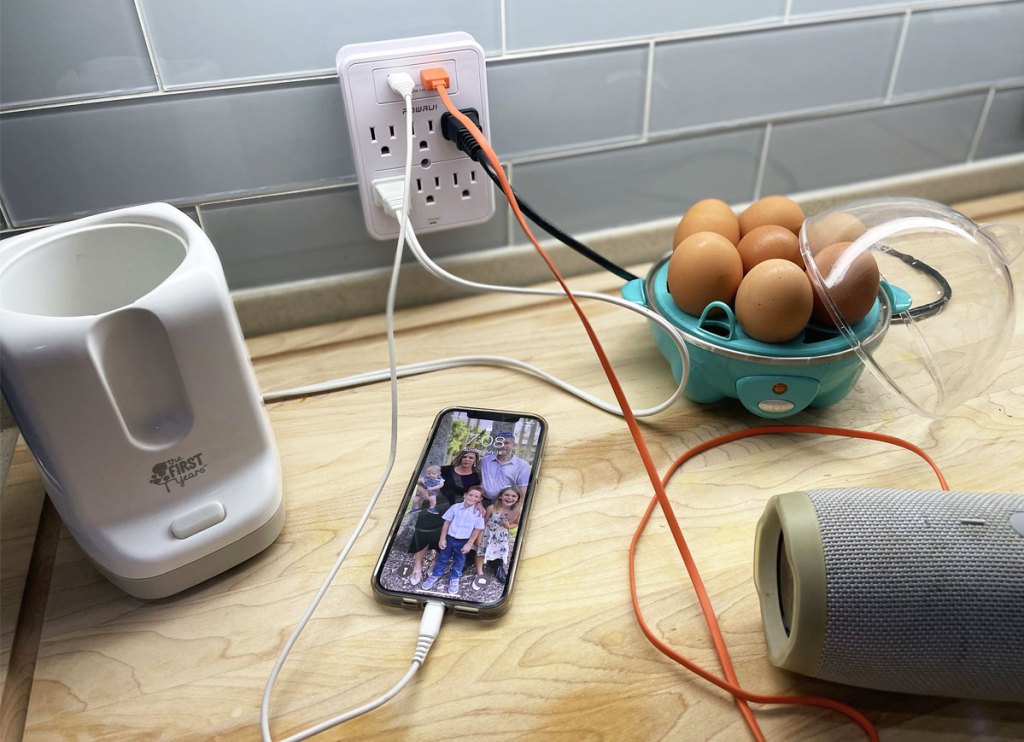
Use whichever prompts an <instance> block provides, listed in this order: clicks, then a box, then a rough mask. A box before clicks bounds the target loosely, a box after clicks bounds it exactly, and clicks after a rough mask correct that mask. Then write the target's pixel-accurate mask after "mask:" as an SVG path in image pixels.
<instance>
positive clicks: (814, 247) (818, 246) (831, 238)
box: [807, 211, 867, 255]
mask: <svg viewBox="0 0 1024 742" xmlns="http://www.w3.org/2000/svg"><path fill="white" fill-rule="evenodd" d="M866 231H867V227H865V226H864V224H863V223H862V222H861V220H860V219H858V218H857V217H855V216H854V215H853V214H848V213H846V212H845V211H836V212H834V213H832V214H829V215H828V216H826V217H825V218H824V219H820V220H814V221H808V222H807V246H808V247H809V248H810V250H811V254H812V255H817V254H818V253H819V252H821V251H822V250H824V249H825V248H826V247H828V246H829V245H834V244H835V243H837V242H853V241H854V240H855V239H857V238H858V237H860V236H861V235H862V234H864V232H866Z"/></svg>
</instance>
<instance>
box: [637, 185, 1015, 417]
mask: <svg viewBox="0 0 1024 742" xmlns="http://www.w3.org/2000/svg"><path fill="white" fill-rule="evenodd" d="M836 242H848V243H849V247H848V248H847V249H846V250H844V251H843V253H842V255H843V257H842V258H840V259H839V260H837V261H836V263H835V265H833V266H832V267H830V269H829V272H828V273H827V275H822V273H821V272H820V271H819V269H818V266H817V264H816V262H815V258H814V256H815V255H817V254H818V253H819V252H820V251H821V250H822V249H824V248H825V247H827V246H829V245H832V244H834V243H836ZM800 252H801V255H802V257H803V262H804V264H805V265H806V266H807V273H808V277H809V278H810V281H811V284H812V285H813V286H814V288H815V291H816V292H817V293H818V295H819V296H820V297H821V299H822V302H823V304H824V306H825V308H826V309H827V310H828V313H829V316H830V317H831V319H832V321H833V324H834V326H831V327H821V326H816V325H813V324H811V325H808V326H807V327H806V328H804V330H803V331H802V332H801V333H800V335H798V336H797V337H796V338H794V339H793V340H790V341H789V342H785V343H765V342H761V341H758V340H754V339H753V338H751V337H749V336H748V335H747V334H746V333H745V332H744V331H743V328H742V327H741V326H740V325H739V323H738V322H737V321H736V317H735V315H734V313H733V311H732V309H731V308H730V307H729V306H728V305H727V304H724V303H722V302H712V303H711V304H709V305H708V306H707V307H706V308H705V309H704V311H703V313H702V314H701V316H700V317H695V316H693V315H690V314H687V313H686V312H683V311H682V310H681V309H679V307H678V306H676V303H675V302H674V301H673V300H672V297H671V295H670V294H669V290H668V281H667V273H668V263H669V256H666V257H665V258H663V259H662V260H661V261H659V262H658V263H656V264H655V265H654V267H653V268H651V270H650V272H649V273H648V274H647V277H646V278H642V279H640V278H638V279H634V280H632V281H630V282H629V283H628V284H626V286H624V287H623V289H622V295H623V297H624V298H625V299H626V300H628V301H631V302H633V303H635V304H639V305H642V306H644V307H647V308H648V309H650V310H651V311H653V312H655V313H657V314H658V315H660V316H661V317H662V318H664V319H666V320H667V321H668V324H670V325H671V326H672V328H673V329H674V330H675V331H676V332H678V334H679V335H680V337H681V338H682V339H683V341H684V342H685V345H686V349H687V352H688V354H689V367H688V368H687V367H686V366H685V364H686V360H685V359H684V358H682V357H681V355H680V352H679V349H678V347H677V346H676V345H675V344H674V343H673V342H672V340H671V338H670V335H669V331H668V330H666V329H665V328H664V327H662V326H660V325H657V324H655V323H653V322H650V323H649V324H650V326H651V329H652V332H653V333H654V339H655V342H656V343H657V346H658V348H659V350H660V351H661V353H662V355H664V356H665V358H666V359H667V361H668V363H669V366H670V368H671V372H672V375H673V377H674V378H675V381H676V383H677V384H678V383H680V380H681V379H683V378H684V377H685V378H686V386H685V387H684V390H683V391H684V394H685V396H686V397H688V398H689V399H691V400H693V401H695V402H701V403H711V402H717V401H719V400H721V399H723V398H731V399H737V400H739V401H740V402H741V403H742V404H743V406H744V407H746V409H747V410H749V411H750V412H752V413H754V414H755V415H758V416H759V417H764V418H773V419H779V418H784V417H789V416H791V415H795V414H797V413H798V412H800V411H802V410H804V409H806V408H808V407H812V408H820V407H828V406H830V405H834V404H836V403H837V402H839V401H840V400H842V399H843V398H844V397H845V396H846V395H847V394H849V393H850V391H851V390H852V389H853V387H854V385H855V384H856V383H857V381H858V379H859V378H860V377H861V374H862V372H863V370H864V369H865V368H867V369H868V370H869V371H871V373H872V375H873V376H875V377H876V378H877V379H878V380H879V381H881V382H882V383H883V385H885V386H887V387H888V388H889V389H890V390H892V391H894V392H895V393H896V395H897V397H898V398H900V399H901V400H902V403H904V404H905V405H906V406H908V407H909V408H910V409H911V411H913V412H917V413H919V414H921V415H924V416H927V417H934V418H939V417H942V416H943V415H944V414H945V413H946V412H948V411H949V410H951V409H952V408H953V407H955V406H957V405H959V404H960V403H962V402H964V401H965V400H967V399H970V398H971V397H973V396H975V395H977V394H978V393H980V392H981V391H982V390H983V389H984V387H985V386H986V385H987V384H988V382H989V381H991V379H992V376H993V375H994V373H995V371H996V368H997V366H998V361H999V359H1000V358H1002V356H1003V354H1004V353H1005V351H1006V347H1007V344H1008V342H1009V338H1010V337H1011V335H1012V330H1013V319H1014V314H1015V309H1014V303H1015V301H1014V290H1013V282H1012V279H1011V277H1010V272H1009V265H1010V263H1011V262H1013V261H1014V260H1015V259H1016V258H1017V257H1019V256H1020V255H1021V254H1022V253H1024V234H1022V232H1021V230H1019V229H1017V228H1016V227H1015V226H1013V225H992V226H989V227H981V226H979V225H978V224H975V223H974V222H973V221H971V220H970V219H968V218H967V217H965V216H964V215H963V214H960V213H958V212H956V211H953V210H952V209H950V208H949V207H947V206H944V205H942V204H939V203H935V202H933V201H925V200H922V199H915V198H878V199H870V200H864V201H857V202H854V203H851V204H845V205H841V206H837V207H835V208H833V209H829V210H828V211H825V212H823V213H821V214H818V215H816V216H813V217H808V218H807V219H806V220H805V221H804V225H803V228H802V229H801V232H800ZM863 253H870V254H871V255H872V257H873V258H874V260H875V262H876V263H877V265H878V268H879V273H880V275H881V281H880V287H879V291H878V296H877V298H876V300H875V303H874V305H873V306H872V308H871V310H870V311H869V313H868V314H867V316H865V317H864V318H863V319H861V320H860V321H858V322H856V323H852V324H851V323H848V322H846V321H845V320H844V318H843V317H842V314H841V313H840V311H839V308H838V306H837V304H836V302H835V299H834V297H833V295H832V292H833V290H836V291H837V292H838V291H840V290H841V289H840V287H841V286H842V280H843V278H844V275H845V272H846V271H848V270H850V266H851V265H852V263H853V261H855V260H856V259H857V258H858V256H860V255H862V254H863Z"/></svg>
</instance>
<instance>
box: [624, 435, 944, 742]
mask: <svg viewBox="0 0 1024 742" xmlns="http://www.w3.org/2000/svg"><path fill="white" fill-rule="evenodd" d="M788 433H809V434H816V435H832V436H839V437H844V438H860V439H863V440H871V441H880V442H882V443H890V444H892V445H894V446H899V447H901V448H905V449H907V450H908V451H912V452H913V453H916V454H917V455H918V456H920V457H921V458H922V459H924V461H925V462H926V463H927V464H928V465H929V466H930V467H931V468H932V471H934V472H935V476H936V477H938V480H939V486H940V487H941V488H942V489H944V490H948V489H949V485H948V484H947V482H946V479H945V477H944V476H943V475H942V472H941V471H940V470H939V467H938V465H937V464H936V463H935V461H934V460H933V459H932V458H931V457H930V456H929V455H928V454H927V453H925V451H924V450H922V449H921V448H920V447H918V446H915V445H914V444H913V443H908V442H907V441H904V440H902V439H900V438H895V437H893V436H890V435H885V434H882V433H871V432H866V431H861V430H848V429H843V428H832V427H825V426H819V425H766V426H762V427H758V428H748V429H746V430H738V431H735V432H733V433H727V434H725V435H721V436H718V437H717V438H712V439H711V440H708V441H704V442H703V443H700V444H698V445H696V446H694V447H693V448H691V449H690V450H688V451H686V452H685V453H684V454H682V455H681V456H680V457H679V458H677V459H676V460H675V461H674V462H672V465H671V466H670V467H669V468H668V471H667V472H666V473H665V477H664V479H663V481H662V484H663V485H667V484H668V482H669V480H670V479H671V478H672V475H673V474H675V473H676V471H678V469H679V467H681V466H682V465H683V464H684V463H685V462H687V461H689V460H690V459H692V458H694V457H695V456H698V455H700V454H702V453H704V452H705V451H709V450H711V449H712V448H716V447H718V446H721V445H723V444H725V443H731V442H732V441H738V440H740V439H743V438H750V437H752V436H758V435H771V434H788ZM658 502H659V500H658V498H657V497H652V498H651V501H650V503H649V504H648V506H647V511H646V512H645V513H644V515H643V517H642V518H641V519H640V524H639V525H638V526H637V529H636V532H635V533H634V534H633V540H632V541H631V542H630V544H629V591H630V599H631V600H632V602H633V613H634V614H635V615H636V619H637V623H638V624H639V625H640V630H641V631H643V633H644V635H645V636H646V637H647V638H648V640H650V642H651V643H652V644H653V645H654V646H655V647H656V648H657V649H658V650H659V651H660V652H661V653H662V654H664V655H665V656H667V657H669V658H671V659H673V660H675V661H676V662H677V663H679V664H680V665H682V666H683V667H685V668H686V669H688V670H690V672H693V673H695V674H696V675H699V676H700V677H702V678H704V679H705V680H707V681H708V682H710V683H713V684H715V685H717V686H718V687H720V688H722V689H723V690H727V691H729V692H730V693H732V694H733V696H735V697H737V698H743V699H744V700H746V701H750V702H754V703H766V704H794V705H805V706H819V707H823V708H828V709H832V710H835V711H839V712H841V713H844V714H846V715H847V716H850V718H851V719H853V720H854V721H856V722H857V723H858V724H860V726H861V728H863V729H864V731H865V732H866V733H867V734H868V737H869V738H871V739H877V738H878V735H877V732H876V731H875V729H874V726H873V725H872V724H871V722H870V721H868V720H867V718H865V717H864V716H863V715H861V714H860V712H858V711H854V710H853V709H851V708H850V707H849V706H846V705H845V704H842V703H840V702H838V701H834V700H831V699H828V698H817V697H813V696H778V695H768V694H759V693H749V692H747V691H745V690H743V689H742V688H740V687H738V685H737V684H736V683H735V682H733V683H726V682H724V681H722V680H721V679H720V678H717V677H715V676H714V675H713V674H712V673H710V672H708V671H707V670H704V669H703V668H701V667H700V666H699V665H697V664H696V663H694V662H693V661H692V660H689V659H687V658H686V657H683V656H682V655H680V654H679V653H678V652H676V651H675V650H674V649H672V648H671V647H669V646H668V645H667V644H666V643H665V642H664V641H663V640H662V639H661V638H659V637H658V636H656V635H655V634H654V631H653V629H651V627H650V626H649V625H648V624H647V621H646V620H645V619H644V617H643V612H642V610H641V608H640V600H639V596H638V595H637V586H636V549H637V545H638V544H639V543H640V537H641V536H642V535H643V533H644V530H645V529H646V528H647V524H648V522H649V521H650V519H651V515H652V514H653V512H654V508H655V506H656V505H657V504H658ZM668 517H672V516H670V515H668V514H667V513H666V518H668ZM677 545H678V546H679V554H680V556H682V558H683V563H684V564H685V565H686V571H687V574H689V576H690V581H691V582H692V584H693V591H694V592H695V593H696V595H697V600H698V602H699V603H700V606H701V609H702V611H703V613H704V616H705V618H706V619H707V623H708V629H709V630H710V632H711V638H712V641H713V642H714V645H715V651H716V652H718V653H719V654H721V653H722V652H724V651H725V638H724V637H723V636H722V632H721V629H720V628H719V626H718V621H717V618H716V617H715V614H714V610H713V609H712V607H711V599H710V597H709V596H708V593H707V589H706V588H705V587H704V581H703V580H702V579H701V577H700V573H699V571H698V570H697V565H696V563H695V562H694V560H693V555H692V554H691V553H690V549H689V547H688V546H687V544H686V542H685V540H684V541H682V542H681V543H680V542H677ZM850 711H853V713H854V714H856V715H855V716H854V715H851V714H850V713H849V712H850Z"/></svg>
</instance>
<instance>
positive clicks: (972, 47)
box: [894, 2, 1024, 95]
mask: <svg viewBox="0 0 1024 742" xmlns="http://www.w3.org/2000/svg"><path fill="white" fill-rule="evenodd" d="M1007 78H1021V79H1024V2H1014V3H1002V4H998V5H975V6H970V7H966V8H954V9H950V10H945V9H944V10H931V11H922V12H920V13H914V14H913V15H912V16H911V17H910V29H909V31H908V33H907V43H906V48H905V49H904V51H903V59H902V60H901V61H900V68H899V72H898V74H897V76H896V88H895V91H894V92H895V93H896V94H897V95H903V94H907V93H919V92H923V91H932V90H944V89H949V88H953V87H956V86H961V85H977V84H979V83H991V82H997V81H999V80H1002V79H1007Z"/></svg>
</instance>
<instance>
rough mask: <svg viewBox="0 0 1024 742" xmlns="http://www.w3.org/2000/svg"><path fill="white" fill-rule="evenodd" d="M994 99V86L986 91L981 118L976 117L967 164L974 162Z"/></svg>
mask: <svg viewBox="0 0 1024 742" xmlns="http://www.w3.org/2000/svg"><path fill="white" fill-rule="evenodd" d="M995 97H996V86H995V85H993V86H992V87H991V88H989V89H988V97H986V98H985V104H984V105H983V106H982V107H981V116H979V117H978V126H977V128H976V129H975V130H974V136H973V137H972V138H971V146H970V147H969V148H968V150H967V160H966V161H967V162H974V158H975V156H976V155H977V154H978V146H979V145H980V144H981V135H982V133H983V132H984V131H985V124H986V123H988V114H989V111H991V110H992V102H993V101H994V100H995Z"/></svg>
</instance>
